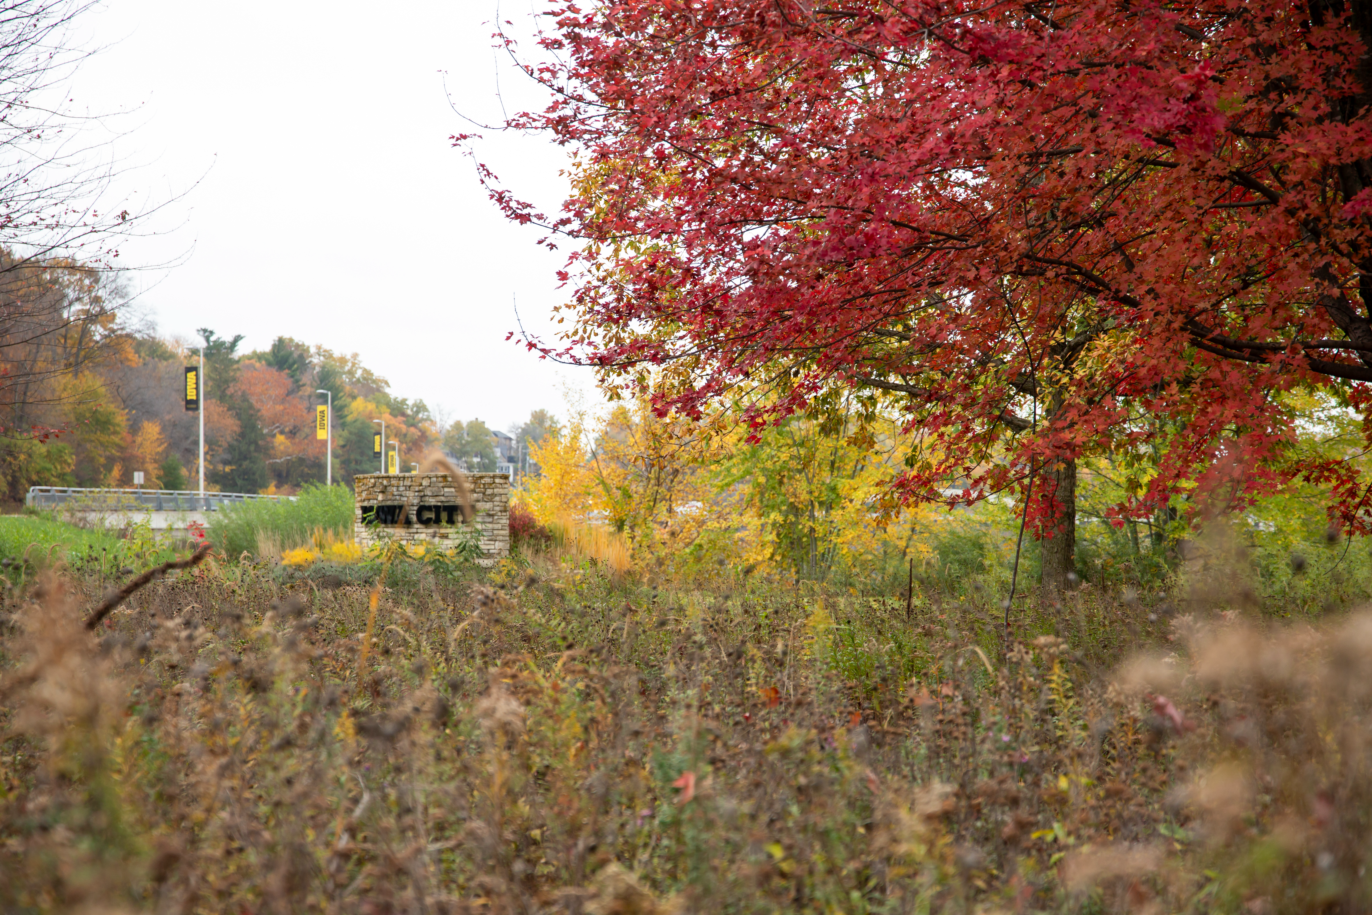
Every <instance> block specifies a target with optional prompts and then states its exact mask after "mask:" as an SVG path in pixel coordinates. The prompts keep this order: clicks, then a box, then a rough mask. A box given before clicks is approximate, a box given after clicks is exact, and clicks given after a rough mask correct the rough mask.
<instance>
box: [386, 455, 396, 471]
mask: <svg viewBox="0 0 1372 915" xmlns="http://www.w3.org/2000/svg"><path fill="white" fill-rule="evenodd" d="M386 472H387V473H395V472H396V453H395V452H394V451H392V452H391V453H390V454H388V455H386Z"/></svg>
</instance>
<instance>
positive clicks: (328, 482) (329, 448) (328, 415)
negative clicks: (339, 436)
mask: <svg viewBox="0 0 1372 915" xmlns="http://www.w3.org/2000/svg"><path fill="white" fill-rule="evenodd" d="M315 393H316V394H324V395H326V396H327V397H328V398H329V405H328V406H327V407H326V408H325V413H324V420H325V424H326V426H327V427H328V428H327V429H326V430H325V433H324V440H325V441H326V442H327V443H328V444H326V445H325V446H324V448H325V451H326V456H325V458H324V460H325V465H326V466H327V467H328V470H327V471H326V472H325V473H326V476H325V477H324V485H325V486H333V391H326V390H324V389H323V388H320V389H318V390H316V391H315Z"/></svg>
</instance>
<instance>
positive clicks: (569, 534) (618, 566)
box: [544, 514, 634, 578]
mask: <svg viewBox="0 0 1372 915" xmlns="http://www.w3.org/2000/svg"><path fill="white" fill-rule="evenodd" d="M547 527H548V530H549V531H550V532H551V534H552V537H551V542H550V543H549V544H548V545H547V546H546V547H544V553H545V554H546V555H550V556H552V557H554V558H557V559H560V560H567V561H568V562H570V563H572V564H573V565H576V564H580V563H582V562H586V561H589V562H591V563H593V564H595V565H596V566H598V567H600V568H602V569H605V570H606V571H608V572H610V573H611V574H612V575H614V576H616V577H621V578H622V577H623V576H625V575H628V574H629V572H630V571H631V570H632V569H633V566H634V559H633V551H632V550H631V549H630V546H629V543H628V541H627V540H626V539H625V537H624V536H623V535H622V534H620V533H618V532H617V531H615V530H614V529H613V528H612V527H610V526H609V525H608V524H597V523H595V522H593V521H587V520H585V519H584V518H581V517H578V516H576V515H572V514H561V515H559V516H558V517H557V518H556V519H554V520H553V522H552V523H551V524H549V525H547Z"/></svg>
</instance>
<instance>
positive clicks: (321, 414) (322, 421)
mask: <svg viewBox="0 0 1372 915" xmlns="http://www.w3.org/2000/svg"><path fill="white" fill-rule="evenodd" d="M314 437H315V438H317V439H319V440H320V441H323V440H324V439H326V438H328V437H329V408H328V407H326V406H324V405H323V404H320V405H319V406H317V407H315V408H314Z"/></svg>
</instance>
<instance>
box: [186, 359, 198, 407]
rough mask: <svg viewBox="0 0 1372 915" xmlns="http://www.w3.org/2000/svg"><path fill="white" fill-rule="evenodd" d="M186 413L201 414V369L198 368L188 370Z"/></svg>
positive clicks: (192, 367)
mask: <svg viewBox="0 0 1372 915" xmlns="http://www.w3.org/2000/svg"><path fill="white" fill-rule="evenodd" d="M186 412H187V413H199V412H200V368H199V367H198V366H189V367H187V368H186Z"/></svg>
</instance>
